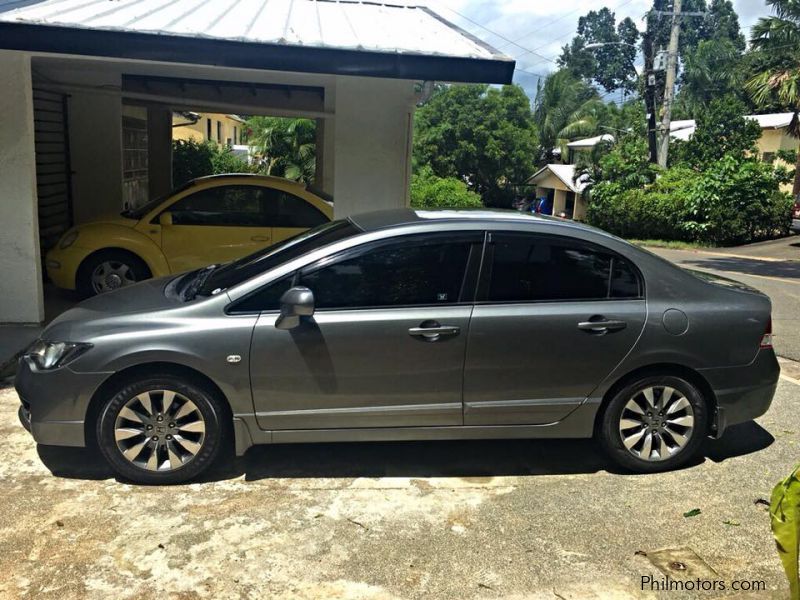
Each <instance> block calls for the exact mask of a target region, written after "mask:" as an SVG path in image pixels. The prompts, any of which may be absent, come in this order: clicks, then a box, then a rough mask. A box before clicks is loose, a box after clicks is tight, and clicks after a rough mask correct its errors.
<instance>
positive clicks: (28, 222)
mask: <svg viewBox="0 0 800 600" xmlns="http://www.w3.org/2000/svg"><path fill="white" fill-rule="evenodd" d="M0 89H2V90H3V93H2V94H0V223H1V224H2V229H0V274H2V277H0V322H2V323H40V322H42V321H44V303H43V301H42V273H41V260H40V257H39V216H38V209H37V204H38V201H37V197H36V154H35V146H34V137H33V90H32V88H31V57H30V55H27V54H24V53H21V52H8V51H0Z"/></svg>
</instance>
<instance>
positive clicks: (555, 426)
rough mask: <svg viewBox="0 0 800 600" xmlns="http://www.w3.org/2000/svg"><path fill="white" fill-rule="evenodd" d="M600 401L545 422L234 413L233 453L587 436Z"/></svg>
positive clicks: (592, 428) (591, 431) (589, 435)
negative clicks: (288, 419) (270, 418)
mask: <svg viewBox="0 0 800 600" xmlns="http://www.w3.org/2000/svg"><path fill="white" fill-rule="evenodd" d="M599 405H600V400H599V399H596V400H595V399H591V400H589V401H587V402H586V403H584V404H582V405H581V406H579V407H578V408H576V409H575V410H574V411H573V412H571V413H570V414H569V415H568V416H567V417H566V418H564V419H563V420H561V421H559V422H557V423H549V424H546V425H453V426H435V427H372V428H352V429H275V430H264V429H259V427H258V424H257V423H256V420H255V416H254V415H236V416H235V417H234V434H235V436H236V455H237V456H242V455H243V454H244V453H245V452H246V451H247V449H248V448H249V447H250V446H251V445H260V444H302V443H321V442H390V441H412V440H486V439H520V438H531V439H536V438H538V439H547V438H550V439H556V438H590V437H592V436H593V435H594V420H595V416H596V414H597V409H598V407H599Z"/></svg>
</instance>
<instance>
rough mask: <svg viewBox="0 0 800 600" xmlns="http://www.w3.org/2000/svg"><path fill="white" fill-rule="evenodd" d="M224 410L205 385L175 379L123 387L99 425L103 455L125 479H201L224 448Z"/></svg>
mask: <svg viewBox="0 0 800 600" xmlns="http://www.w3.org/2000/svg"><path fill="white" fill-rule="evenodd" d="M223 414H224V411H223V408H222V405H221V403H220V401H219V400H218V399H217V398H216V396H215V395H214V394H213V393H212V392H211V391H210V390H206V389H204V387H203V386H199V385H196V384H195V383H193V382H189V381H186V380H184V379H182V378H179V377H175V376H173V375H161V376H153V377H149V378H147V379H145V380H140V381H135V382H131V383H128V384H127V385H123V387H122V388H121V389H120V390H119V391H118V392H117V393H116V394H115V395H114V396H113V397H112V398H111V399H110V400H109V401H108V403H107V404H106V406H105V407H104V408H103V410H102V411H101V413H100V418H99V419H98V422H97V439H98V441H99V446H100V451H101V452H102V454H103V456H104V457H105V459H106V460H107V461H108V463H109V465H110V466H111V467H112V469H114V471H116V472H117V473H118V474H119V475H121V476H122V477H124V478H126V479H130V480H132V481H135V482H138V483H147V484H172V483H180V482H182V481H186V480H188V479H192V478H194V477H197V476H198V475H199V474H200V473H202V472H203V471H205V470H206V469H207V468H208V467H209V466H210V465H211V464H212V463H213V462H214V460H215V459H216V457H217V456H218V454H219V452H220V448H221V446H222V436H223V432H224V427H223V421H222V419H223V418H224V417H223Z"/></svg>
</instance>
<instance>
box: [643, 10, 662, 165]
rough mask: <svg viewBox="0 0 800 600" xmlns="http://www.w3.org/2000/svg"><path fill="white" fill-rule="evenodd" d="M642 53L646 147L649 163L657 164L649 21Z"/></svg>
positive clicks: (654, 91) (653, 74) (653, 81)
mask: <svg viewBox="0 0 800 600" xmlns="http://www.w3.org/2000/svg"><path fill="white" fill-rule="evenodd" d="M642 51H643V52H644V103H645V107H646V109H647V147H648V149H649V151H650V162H651V163H654V164H655V163H657V162H658V142H657V141H656V131H657V129H658V127H657V125H656V88H655V85H656V81H655V79H656V76H655V72H654V71H653V32H652V31H650V27H649V19H648V27H647V31H645V34H644V41H643V44H642Z"/></svg>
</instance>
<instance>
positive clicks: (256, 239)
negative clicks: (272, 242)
mask: <svg viewBox="0 0 800 600" xmlns="http://www.w3.org/2000/svg"><path fill="white" fill-rule="evenodd" d="M250 239H251V240H252V241H254V242H268V241H269V236H268V235H254V236H253V237H251V238H250Z"/></svg>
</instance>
